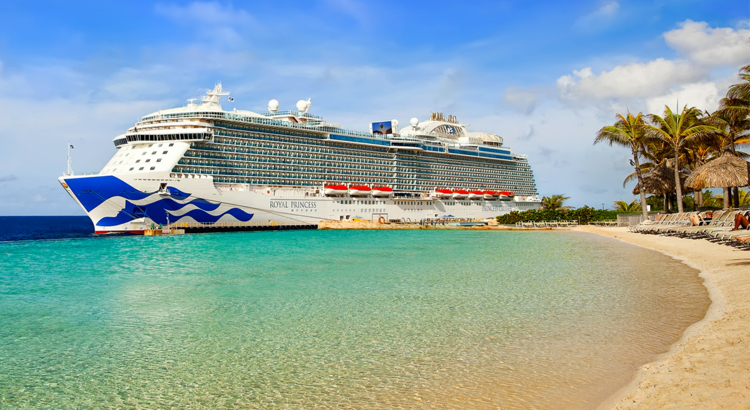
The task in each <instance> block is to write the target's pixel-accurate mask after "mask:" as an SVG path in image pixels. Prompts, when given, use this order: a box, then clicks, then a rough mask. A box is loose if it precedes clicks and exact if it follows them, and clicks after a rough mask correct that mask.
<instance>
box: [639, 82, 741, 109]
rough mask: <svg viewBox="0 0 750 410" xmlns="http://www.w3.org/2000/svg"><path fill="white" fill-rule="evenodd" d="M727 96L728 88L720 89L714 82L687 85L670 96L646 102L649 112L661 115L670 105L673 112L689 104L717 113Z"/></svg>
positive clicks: (672, 92)
mask: <svg viewBox="0 0 750 410" xmlns="http://www.w3.org/2000/svg"><path fill="white" fill-rule="evenodd" d="M724 94H726V87H722V88H721V89H720V88H719V86H718V84H717V83H716V82H713V81H705V82H699V83H692V84H685V85H682V86H680V87H679V88H678V89H676V90H672V91H671V92H670V93H668V94H664V95H661V96H658V97H653V98H649V99H648V100H646V108H647V109H648V112H650V113H654V114H659V115H661V114H662V112H664V106H665V105H668V106H670V107H671V108H672V109H673V110H674V109H675V107H676V106H677V104H678V103H679V104H680V107H679V109H682V106H684V105H685V104H688V105H690V106H693V107H697V108H699V109H701V110H705V111H709V112H712V111H715V110H716V109H717V108H719V100H721V99H722V98H723V97H724V96H725V95H724Z"/></svg>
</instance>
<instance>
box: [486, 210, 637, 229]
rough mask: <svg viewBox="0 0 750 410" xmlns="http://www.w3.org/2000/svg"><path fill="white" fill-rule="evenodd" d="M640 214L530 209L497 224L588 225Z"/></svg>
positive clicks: (503, 219) (502, 217) (510, 214)
mask: <svg viewBox="0 0 750 410" xmlns="http://www.w3.org/2000/svg"><path fill="white" fill-rule="evenodd" d="M639 213H640V212H622V211H611V210H604V209H595V208H589V207H588V206H584V207H582V208H578V209H555V210H548V209H532V210H530V211H523V212H518V211H513V212H511V213H509V214H505V215H500V216H498V217H497V223H499V224H515V223H517V222H541V221H578V223H579V224H581V225H588V223H589V222H591V221H613V220H616V219H617V215H618V214H639Z"/></svg>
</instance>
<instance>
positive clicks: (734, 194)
mask: <svg viewBox="0 0 750 410" xmlns="http://www.w3.org/2000/svg"><path fill="white" fill-rule="evenodd" d="M732 202H734V207H735V208H739V207H740V189H739V188H738V187H734V188H732Z"/></svg>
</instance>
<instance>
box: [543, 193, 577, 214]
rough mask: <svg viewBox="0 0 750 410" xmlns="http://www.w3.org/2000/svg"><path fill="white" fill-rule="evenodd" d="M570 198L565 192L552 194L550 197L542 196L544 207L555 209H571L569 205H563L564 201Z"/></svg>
mask: <svg viewBox="0 0 750 410" xmlns="http://www.w3.org/2000/svg"><path fill="white" fill-rule="evenodd" d="M568 199H570V197H568V196H565V194H559V195H552V196H550V197H546V196H545V197H542V209H547V210H550V211H554V210H556V209H570V207H569V206H563V203H564V202H565V201H567V200H568Z"/></svg>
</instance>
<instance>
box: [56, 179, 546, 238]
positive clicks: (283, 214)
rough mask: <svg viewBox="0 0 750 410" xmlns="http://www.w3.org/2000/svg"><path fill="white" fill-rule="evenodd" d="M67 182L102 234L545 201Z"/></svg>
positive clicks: (417, 215) (508, 207)
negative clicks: (365, 196) (356, 195)
mask: <svg viewBox="0 0 750 410" xmlns="http://www.w3.org/2000/svg"><path fill="white" fill-rule="evenodd" d="M60 182H61V184H62V185H63V187H64V188H65V190H66V191H67V192H68V193H69V194H70V195H71V196H72V197H73V198H74V199H75V200H76V201H77V202H78V204H79V205H80V206H81V207H82V208H83V209H84V211H86V214H87V215H88V216H89V217H90V218H91V221H92V222H93V224H94V227H95V231H96V233H140V232H143V231H144V230H146V229H152V228H154V227H158V226H159V225H162V226H164V225H166V224H167V223H170V224H183V223H188V224H196V223H199V224H214V223H226V222H243V223H247V222H252V223H261V224H263V223H271V222H276V223H307V224H317V223H318V222H320V221H321V220H324V219H329V220H353V219H364V220H379V219H380V218H381V217H382V218H384V219H385V220H405V221H420V220H426V219H435V218H445V217H450V218H471V219H484V218H493V217H496V216H498V215H502V214H506V213H509V212H511V211H523V210H528V209H536V208H537V207H538V200H536V201H534V200H533V199H532V198H530V200H529V201H524V200H523V199H522V198H517V199H516V200H513V201H508V200H505V201H503V200H485V199H482V200H468V199H467V200H452V199H438V198H402V197H392V198H361V197H360V198H357V197H327V196H325V195H323V194H319V193H317V192H316V191H318V190H316V189H315V188H278V187H277V188H273V187H267V188H262V187H250V186H247V185H241V184H234V185H215V184H214V182H213V179H212V178H211V177H197V178H193V177H186V178H171V177H170V176H169V174H167V175H164V174H161V173H159V174H136V175H120V176H116V175H91V176H63V177H60ZM320 191H322V189H321V190H320Z"/></svg>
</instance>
